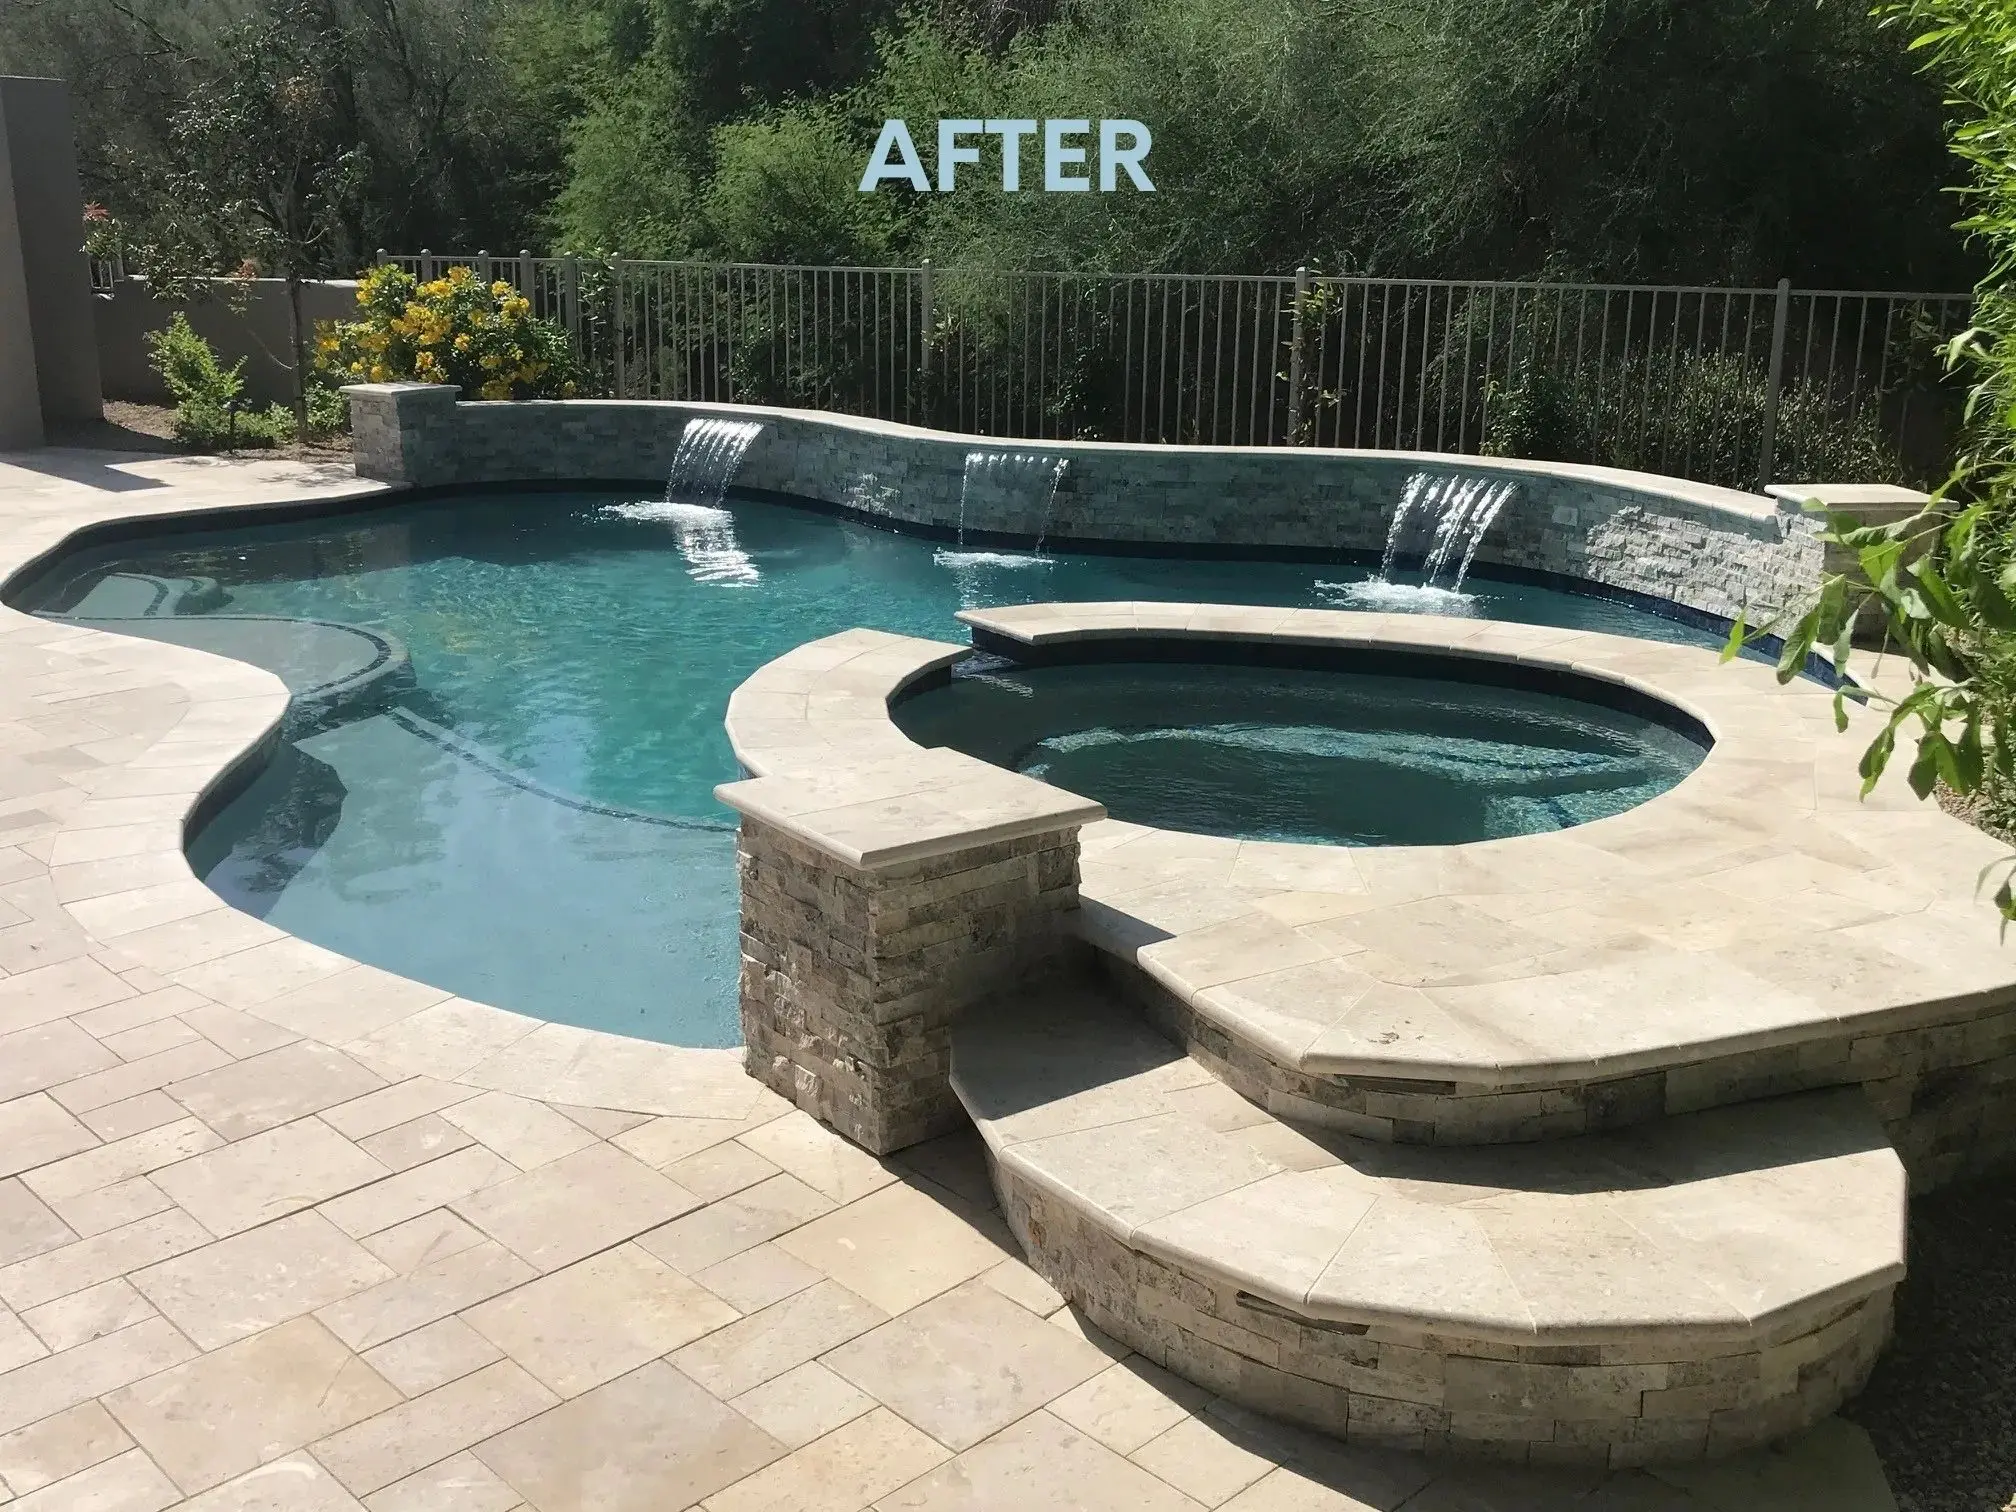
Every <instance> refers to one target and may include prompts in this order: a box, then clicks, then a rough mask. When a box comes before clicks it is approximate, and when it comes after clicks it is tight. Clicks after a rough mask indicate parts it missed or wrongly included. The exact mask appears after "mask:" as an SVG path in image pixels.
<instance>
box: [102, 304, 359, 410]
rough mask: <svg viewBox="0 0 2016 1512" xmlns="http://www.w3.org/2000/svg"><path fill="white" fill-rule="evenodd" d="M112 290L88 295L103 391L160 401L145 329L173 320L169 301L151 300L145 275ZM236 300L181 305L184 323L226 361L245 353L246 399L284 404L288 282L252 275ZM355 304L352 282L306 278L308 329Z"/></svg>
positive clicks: (289, 378) (164, 398) (288, 374)
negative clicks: (107, 293)
mask: <svg viewBox="0 0 2016 1512" xmlns="http://www.w3.org/2000/svg"><path fill="white" fill-rule="evenodd" d="M112 288H113V292H112V294H111V296H110V297H109V298H108V297H105V296H100V297H99V298H98V299H97V300H95V301H94V305H95V309H96V315H97V362H98V366H99V368H100V369H101V371H102V372H103V374H104V388H105V397H106V398H107V399H126V400H131V401H132V402H134V403H138V404H166V403H168V402H169V399H168V391H167V390H166V389H164V388H163V387H162V386H161V379H160V377H159V376H158V375H157V374H156V373H155V371H154V369H153V368H152V367H150V366H148V361H147V341H146V337H147V333H148V332H149V331H158V330H160V329H161V328H162V327H164V326H166V325H167V324H168V322H169V321H170V320H172V319H173V318H174V315H175V310H176V308H177V307H176V306H175V305H172V304H169V303H166V302H164V301H162V300H158V299H156V298H155V297H154V296H153V294H152V293H151V292H149V290H148V288H147V283H146V280H144V279H139V278H122V279H118V280H117V281H115V282H114V284H113V286H112ZM237 292H238V293H240V294H242V295H243V303H242V306H241V305H240V303H239V301H238V299H237V298H235V297H233V298H226V297H224V295H223V294H221V293H220V294H219V295H218V296H217V297H215V298H212V299H206V300H200V301H198V302H197V303H195V304H192V305H189V306H187V307H186V309H187V313H188V316H189V324H190V325H191V326H193V327H194V328H195V330H196V333H197V334H198V335H199V336H201V337H203V338H204V339H205V340H206V341H208V342H209V343H210V345H211V347H212V348H214V349H215V351H216V353H217V355H218V356H219V357H220V358H221V359H222V360H223V362H224V364H225V365H226V366H227V367H228V366H229V365H230V364H232V363H234V362H236V361H238V360H239V359H240V358H243V359H245V397H246V399H247V400H248V401H250V402H251V403H254V404H267V403H272V402H275V401H277V402H280V403H285V402H287V401H288V400H289V399H291V398H292V397H293V394H294V382H293V375H292V368H291V364H292V361H293V357H292V354H291V353H290V352H289V350H288V346H289V341H288V331H287V285H286V282H285V281H284V280H282V279H278V278H258V279H253V280H252V281H251V283H250V285H249V286H240V287H239V288H238V290H237ZM356 309H357V285H356V284H355V283H354V282H349V281H342V282H327V283H319V282H318V283H310V284H306V285H304V286H303V287H302V290H301V314H302V319H303V320H304V321H306V322H307V324H308V327H309V329H310V332H311V339H312V331H313V328H314V323H315V322H316V321H318V320H345V319H348V318H350V317H351V316H352V315H353V314H354V313H355V312H356Z"/></svg>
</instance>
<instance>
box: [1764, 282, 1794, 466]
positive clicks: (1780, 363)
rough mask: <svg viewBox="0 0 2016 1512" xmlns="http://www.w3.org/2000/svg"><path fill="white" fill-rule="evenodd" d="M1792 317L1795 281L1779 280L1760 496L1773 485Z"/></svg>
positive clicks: (1767, 384)
mask: <svg viewBox="0 0 2016 1512" xmlns="http://www.w3.org/2000/svg"><path fill="white" fill-rule="evenodd" d="M1791 313H1792V280H1791V279H1789V278H1781V279H1779V280H1778V309H1777V313H1775V314H1774V315H1773V316H1772V317H1771V375H1770V377H1768V378H1767V379H1765V381H1764V427H1763V436H1762V437H1761V439H1760V440H1759V442H1758V446H1757V452H1758V456H1757V492H1759V493H1762V492H1764V490H1765V489H1766V488H1767V487H1769V486H1770V484H1771V451H1772V448H1773V447H1774V446H1776V445H1777V442H1778V390H1779V386H1780V385H1781V383H1782V382H1783V381H1784V377H1785V326H1786V322H1787V320H1788V319H1789V318H1790V316H1791Z"/></svg>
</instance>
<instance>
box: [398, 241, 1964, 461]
mask: <svg viewBox="0 0 2016 1512" xmlns="http://www.w3.org/2000/svg"><path fill="white" fill-rule="evenodd" d="M380 260H381V261H385V262H392V263H396V264H398V265H399V266H402V267H404V268H406V269H407V270H408V271H410V272H412V273H414V274H416V275H417V276H420V277H422V278H434V277H438V276H440V275H441V274H442V273H444V272H445V271H446V270H447V269H448V268H449V267H451V266H454V265H457V264H462V265H467V266H470V267H472V268H473V269H474V270H475V271H477V272H478V273H479V274H480V275H481V276H482V277H483V278H485V279H486V280H497V279H503V280H507V281H509V282H511V283H512V284H514V285H515V286H516V287H518V288H519V289H520V290H522V291H523V292H524V293H526V294H527V296H528V297H529V298H530V299H531V300H532V302H533V305H534V308H535V309H536V310H537V312H538V313H540V314H541V315H544V316H546V317H548V318H550V319H553V320H555V321H557V322H559V323H560V324H561V325H563V326H565V327H566V329H567V330H568V331H569V333H570V334H571V336H572V338H573V340H574V343H575V346H576V348H577V351H578V353H579V355H580V357H581V360H582V362H583V364H584V367H585V369H586V371H587V374H588V377H589V382H588V383H587V384H586V385H584V388H583V392H585V393H595V394H600V395H603V396H616V397H624V398H653V399H702V400H720V401H727V402H747V403H771V404H790V405H799V406H805V407H812V408H821V409H832V410H839V411H844V412H848V413H854V414H862V415H872V416H876V417H879V418H883V419H892V420H904V421H910V422H913V423H917V424H928V425H935V426H940V427H943V428H945V429H950V430H957V431H963V432H967V433H971V434H976V435H991V436H1001V437H1004V438H1006V437H1015V438H1029V439H1063V438H1071V437H1081V438H1096V439H1108V440H1125V441H1151V442H1167V443H1187V444H1201V445H1252V446H1279V445H1316V446H1345V447H1375V448H1385V449H1399V450H1418V451H1442V452H1458V453H1479V452H1495V453H1499V454H1506V455H1526V456H1539V457H1549V458H1554V459H1558V460H1568V461H1589V462H1598V463H1605V464H1609V465H1615V466H1623V467H1637V468H1644V469H1648V470H1651V471H1658V472H1668V473H1676V474H1679V475H1682V476H1687V477H1694V478H1699V479H1702V480H1703V481H1709V482H1717V483H1724V484H1728V485H1731V486H1736V487H1744V488H1753V487H1761V486H1762V485H1763V484H1764V483H1766V482H1770V481H1773V480H1774V479H1803V478H1818V477H1823V476H1824V477H1829V478H1845V477H1853V478H1855V479H1857V480H1858V481H1898V482H1925V481H1928V480H1930V479H1932V478H1934V477H1936V476H1937V475H1939V474H1940V473H1941V472H1942V471H1943V469H1944V468H1945V466H1946V464H1947V461H1948V459H1949V456H1950V452H1951V446H1952V435H1953V428H1954V424H1955V419H1956V416H1957V411H1958V395H1957V394H1956V392H1955V388H1954V385H1953V383H1952V382H1951V381H1950V380H1949V379H1947V378H1946V377H1945V376H1944V374H1943V371H1942V367H1941V364H1940V361H1939V359H1938V354H1937V347H1938V343H1939V341H1940V340H1941V339H1943V338H1945V337H1947V336H1950V335H1952V334H1953V333H1955V332H1956V331H1958V330H1959V329H1961V328H1962V327H1963V326H1964V324H1965V322H1966V320H1967V317H1968V312H1969V310H1970V308H1971V296H1969V295H1965V294H1925V293H1897V292H1863V291H1844V290H1811V289H1794V288H1792V287H1791V286H1790V285H1789V284H1786V283H1780V284H1779V285H1778V286H1777V287H1776V288H1754V289H1750V288H1741V289H1739V288H1713V287H1701V286H1647V285H1624V284H1566V283H1517V282H1497V281H1462V280H1431V279H1373V278H1345V277H1331V276H1320V275H1314V274H1310V273H1308V272H1307V271H1300V272H1297V273H1295V274H1293V275H1284V276H1234V275H1191V274H1112V275H1109V274H1083V273H1023V272H994V271H986V270H977V269H949V268H948V269H934V268H932V267H931V266H929V265H928V264H927V265H924V266H921V267H915V268H837V267H798V266H780V265H767V264H766V265H759V264H736V263H685V262H637V261H625V260H607V261H604V260H595V259H587V258H540V257H533V256H531V255H530V254H529V253H520V254H517V255H515V256H499V255H493V254H490V253H477V254H475V255H473V256H450V255H448V254H441V253H434V252H426V251H423V252H421V253H418V254H415V255H407V256H399V257H388V256H386V255H385V254H383V253H381V254H380Z"/></svg>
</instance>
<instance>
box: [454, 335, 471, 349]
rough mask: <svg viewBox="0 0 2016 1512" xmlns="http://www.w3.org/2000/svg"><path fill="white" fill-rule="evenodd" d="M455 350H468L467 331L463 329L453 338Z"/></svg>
mask: <svg viewBox="0 0 2016 1512" xmlns="http://www.w3.org/2000/svg"><path fill="white" fill-rule="evenodd" d="M455 350H456V351H458V352H466V351H468V350H469V333H468V332H467V331H464V332H463V333H462V334H461V335H460V336H457V337H456V338H455Z"/></svg>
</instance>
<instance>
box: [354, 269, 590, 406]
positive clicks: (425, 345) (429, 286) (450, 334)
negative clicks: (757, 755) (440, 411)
mask: <svg viewBox="0 0 2016 1512" xmlns="http://www.w3.org/2000/svg"><path fill="white" fill-rule="evenodd" d="M357 305H358V318H357V319H356V320H354V321H333V320H325V321H321V322H319V323H318V324H317V326H316V330H315V365H316V367H317V369H318V370H319V371H321V372H322V373H324V374H325V375H327V376H328V377H329V378H330V379H331V380H332V381H334V382H337V383H452V384H455V385H457V386H458V387H459V388H460V389H461V390H462V397H463V398H464V399H571V398H572V397H573V396H574V391H575V381H576V376H577V374H576V364H575V361H574V354H573V351H572V349H571V348H570V347H569V346H568V343H567V333H566V332H565V331H563V330H561V329H560V327H559V326H557V325H555V324H554V323H553V322H552V321H550V320H541V319H540V318H539V317H538V316H536V315H534V314H533V313H532V302H531V301H530V300H528V299H527V298H525V296H524V295H522V294H520V293H519V292H518V291H517V290H516V289H514V288H513V287H512V286H511V285H510V284H508V283H505V282H504V281H502V280H501V279H500V280H499V281H498V282H496V283H492V284H485V283H484V282H482V281H481V280H480V279H478V278H477V277H476V275H475V273H474V272H473V271H472V270H471V269H469V268H464V267H454V268H450V269H449V270H448V272H447V274H446V276H445V277H442V278H437V279H434V280H433V281H432V282H429V283H424V284H423V283H421V282H420V280H419V279H417V278H415V277H414V276H413V275H412V274H410V273H408V272H406V271H405V270H404V269H402V268H396V267H390V266H387V267H379V268H373V269H371V270H370V272H368V273H366V274H365V275H364V276H363V277H362V278H361V279H360V280H359V281H358V285H357Z"/></svg>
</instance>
